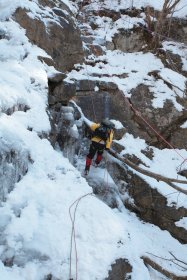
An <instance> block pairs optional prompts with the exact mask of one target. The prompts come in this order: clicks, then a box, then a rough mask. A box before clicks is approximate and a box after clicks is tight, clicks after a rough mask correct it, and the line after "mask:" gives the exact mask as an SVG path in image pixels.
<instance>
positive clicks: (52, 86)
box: [48, 73, 76, 106]
mask: <svg viewBox="0 0 187 280" xmlns="http://www.w3.org/2000/svg"><path fill="white" fill-rule="evenodd" d="M65 77H66V76H65V75H64V74H63V73H59V74H56V75H54V76H52V77H49V78H48V86H49V93H48V103H49V106H53V105H56V104H59V106H60V105H67V104H68V102H69V100H70V99H71V98H72V97H74V96H75V94H76V90H75V84H74V83H68V82H65V81H64V78H65Z"/></svg>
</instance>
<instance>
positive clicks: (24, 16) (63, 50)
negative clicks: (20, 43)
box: [14, 0, 83, 71]
mask: <svg viewBox="0 0 187 280" xmlns="http://www.w3.org/2000/svg"><path fill="white" fill-rule="evenodd" d="M51 2H52V1H50V0H48V1H47V0H46V1H40V5H41V8H42V9H43V10H45V6H49V7H50V6H51V7H54V4H53V3H51ZM63 6H65V4H63ZM66 10H68V11H69V8H68V7H66ZM44 15H45V13H44ZM55 17H57V18H58V22H57V21H55V20H54V18H55ZM14 18H15V19H16V21H17V22H18V23H19V24H20V25H21V26H22V27H23V28H24V29H25V30H26V35H27V37H28V38H29V40H30V41H31V42H32V43H33V44H36V45H37V46H39V47H40V48H42V49H44V50H45V51H46V52H47V53H48V54H49V55H50V56H51V57H52V59H53V60H54V66H55V67H56V68H57V69H58V70H61V71H67V70H71V69H72V68H73V66H74V64H76V63H81V62H82V61H83V48H82V41H81V38H80V32H79V29H78V27H77V26H76V25H75V22H74V20H73V17H72V16H71V14H69V16H67V14H66V13H65V12H63V10H62V9H60V8H58V9H57V8H55V7H54V8H53V9H51V17H50V18H47V19H46V18H45V21H44V18H42V16H41V15H40V17H39V16H38V17H36V16H35V17H34V18H33V17H31V16H29V11H27V10H25V9H22V8H18V9H17V10H16V12H15V14H14ZM44 22H47V25H46V23H44Z"/></svg>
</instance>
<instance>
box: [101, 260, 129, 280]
mask: <svg viewBox="0 0 187 280" xmlns="http://www.w3.org/2000/svg"><path fill="white" fill-rule="evenodd" d="M131 272H132V266H131V265H130V264H129V262H128V260H125V259H118V260H116V262H115V263H114V264H112V269H111V270H110V271H109V276H108V277H107V278H106V279H105V280H130V279H131V276H130V273H131Z"/></svg>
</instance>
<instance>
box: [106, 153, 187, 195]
mask: <svg viewBox="0 0 187 280" xmlns="http://www.w3.org/2000/svg"><path fill="white" fill-rule="evenodd" d="M109 154H110V155H112V156H113V157H115V158H116V159H118V160H120V161H121V162H123V163H125V164H127V165H128V166H130V167H131V168H132V169H134V170H136V171H138V172H139V173H141V174H143V175H146V176H149V177H151V178H154V179H156V180H157V181H162V182H165V183H167V184H168V185H169V186H171V187H172V188H174V189H175V190H177V191H179V192H182V193H184V194H186V195H187V190H184V189H182V188H180V187H178V186H176V185H175V184H173V182H175V183H181V184H187V180H178V179H175V178H168V177H165V176H162V175H160V174H157V173H154V172H151V171H149V170H145V169H143V168H141V167H139V166H137V165H136V164H134V163H133V162H132V161H130V160H128V159H126V158H122V157H121V156H120V155H119V154H117V153H116V152H115V151H113V150H109Z"/></svg>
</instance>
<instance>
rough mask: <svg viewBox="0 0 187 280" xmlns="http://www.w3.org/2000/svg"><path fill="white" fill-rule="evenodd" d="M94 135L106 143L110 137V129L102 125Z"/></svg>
mask: <svg viewBox="0 0 187 280" xmlns="http://www.w3.org/2000/svg"><path fill="white" fill-rule="evenodd" d="M93 135H94V136H96V137H99V138H101V139H102V140H104V141H106V140H107V139H108V138H109V136H110V129H109V128H108V127H107V126H105V125H103V124H100V126H99V127H97V128H96V129H95V131H94V133H93Z"/></svg>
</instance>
